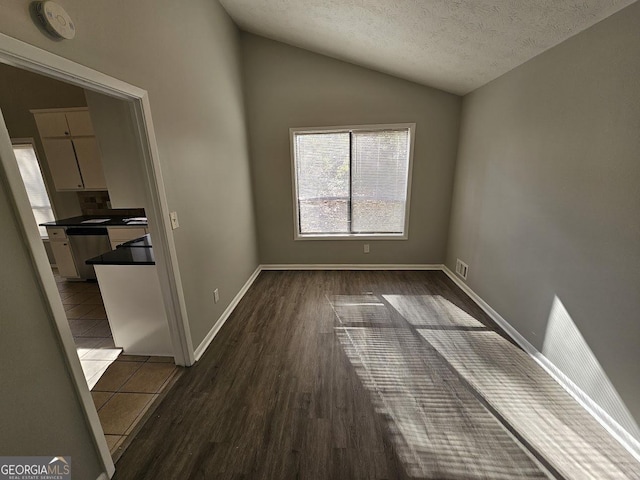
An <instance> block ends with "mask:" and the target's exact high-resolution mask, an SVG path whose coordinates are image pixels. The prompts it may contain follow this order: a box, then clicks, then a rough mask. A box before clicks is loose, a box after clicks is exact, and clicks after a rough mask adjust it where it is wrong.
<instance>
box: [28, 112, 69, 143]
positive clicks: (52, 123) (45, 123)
mask: <svg viewBox="0 0 640 480" xmlns="http://www.w3.org/2000/svg"><path fill="white" fill-rule="evenodd" d="M33 115H34V118H35V120H36V125H37V126H38V132H39V133H40V136H41V137H67V136H69V125H68V124H67V116H66V115H65V113H64V112H52V111H47V112H42V113H34V114H33Z"/></svg>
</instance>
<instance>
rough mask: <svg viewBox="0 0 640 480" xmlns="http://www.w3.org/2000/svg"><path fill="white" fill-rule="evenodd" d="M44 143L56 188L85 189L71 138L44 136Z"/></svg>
mask: <svg viewBox="0 0 640 480" xmlns="http://www.w3.org/2000/svg"><path fill="white" fill-rule="evenodd" d="M42 145H43V147H44V152H45V155H46V156H47V163H48V164H49V170H51V176H52V177H53V183H54V185H55V186H56V190H82V189H84V183H83V182H82V176H81V175H80V168H79V167H78V159H77V158H76V153H75V150H74V149H73V143H72V141H71V139H70V138H43V139H42Z"/></svg>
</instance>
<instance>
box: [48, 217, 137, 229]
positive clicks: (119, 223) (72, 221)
mask: <svg viewBox="0 0 640 480" xmlns="http://www.w3.org/2000/svg"><path fill="white" fill-rule="evenodd" d="M100 218H108V219H109V221H108V222H102V223H82V222H83V221H84V220H92V219H100ZM125 218H133V217H132V216H131V215H129V216H111V215H81V216H79V217H71V218H63V219H62V220H56V221H54V222H46V223H41V224H40V225H41V226H43V227H89V228H90V227H143V228H144V227H146V226H147V223H146V222H144V223H137V222H131V223H125V222H124V219H125Z"/></svg>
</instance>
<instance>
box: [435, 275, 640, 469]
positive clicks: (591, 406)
mask: <svg viewBox="0 0 640 480" xmlns="http://www.w3.org/2000/svg"><path fill="white" fill-rule="evenodd" d="M442 271H443V272H444V273H445V274H446V275H447V276H448V277H449V278H450V279H451V280H452V281H453V282H454V283H455V284H456V285H458V287H460V288H461V289H462V291H464V293H466V294H467V295H469V297H471V299H472V300H473V301H474V302H476V303H477V304H478V306H479V307H480V308H482V310H484V312H485V313H486V314H487V315H489V317H491V319H492V320H493V321H494V322H496V323H497V324H498V325H499V326H500V327H501V328H502V329H503V330H504V331H505V332H506V333H507V335H509V336H510V337H511V338H512V339H513V340H514V341H515V342H516V343H517V344H518V345H519V346H520V347H521V348H522V349H523V350H524V351H525V352H527V353H528V354H529V355H530V356H531V357H532V358H533V359H534V360H535V361H536V362H537V363H538V365H540V366H541V367H542V368H543V369H544V370H545V371H546V372H547V373H548V374H549V375H551V377H552V378H553V379H554V380H555V381H556V382H558V383H559V384H560V386H561V387H562V388H564V389H565V390H566V391H567V393H568V394H569V395H571V396H572V397H573V398H574V400H576V401H577V402H578V403H579V404H580V405H581V406H582V407H583V408H584V409H585V410H586V411H587V412H589V414H590V415H591V416H592V417H594V418H595V419H596V420H597V421H598V423H600V425H602V426H603V427H604V428H605V430H607V432H609V434H611V435H612V436H613V437H614V438H615V439H616V440H617V441H618V442H620V444H621V445H622V446H624V447H625V448H626V449H627V451H628V452H629V453H631V454H632V455H633V456H634V457H635V458H636V460H638V461H640V442H638V440H636V439H635V438H634V437H633V436H631V434H629V432H627V431H626V430H625V429H624V428H623V427H622V426H621V425H620V424H619V423H618V422H616V420H614V419H613V418H612V417H611V416H610V415H609V414H608V413H607V412H605V411H604V410H603V409H602V408H601V407H600V405H598V404H597V403H596V402H594V401H593V400H592V399H591V397H589V396H588V395H587V394H586V393H584V391H582V389H581V388H580V387H578V386H577V385H576V384H575V383H573V381H572V380H571V379H570V378H569V377H567V376H566V375H565V374H564V373H562V371H561V370H560V369H558V367H556V366H555V365H554V364H553V363H551V361H549V359H548V358H547V357H545V356H544V355H543V354H542V353H541V352H540V351H539V350H538V349H537V348H536V347H534V346H533V345H532V344H531V343H529V341H528V340H527V339H526V338H524V337H523V336H522V335H521V334H520V332H518V331H517V330H516V329H515V328H514V327H513V326H512V325H511V324H510V323H509V322H508V321H507V320H505V319H504V318H503V317H502V315H500V314H499V313H498V312H496V311H495V310H494V309H493V308H492V307H491V306H490V305H489V304H488V303H487V302H485V301H484V300H483V299H482V297H480V296H479V295H478V294H477V293H476V292H474V291H473V290H472V289H471V288H470V287H469V286H468V285H467V284H466V283H464V281H463V280H462V279H461V278H459V277H458V276H457V275H456V274H455V273H453V272H452V271H451V270H450V269H449V268H448V267H447V266H446V265H443V266H442Z"/></svg>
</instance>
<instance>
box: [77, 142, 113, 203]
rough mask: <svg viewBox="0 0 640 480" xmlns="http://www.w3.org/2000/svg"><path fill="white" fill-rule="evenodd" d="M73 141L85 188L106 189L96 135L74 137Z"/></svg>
mask: <svg viewBox="0 0 640 480" xmlns="http://www.w3.org/2000/svg"><path fill="white" fill-rule="evenodd" d="M72 142H73V146H74V149H75V153H76V159H77V160H78V167H80V174H81V175H82V183H83V185H84V189H85V190H106V189H107V182H106V181H105V179H104V171H103V170H102V163H101V162H100V152H99V150H98V143H97V142H96V137H81V138H74V139H73V140H72Z"/></svg>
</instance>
